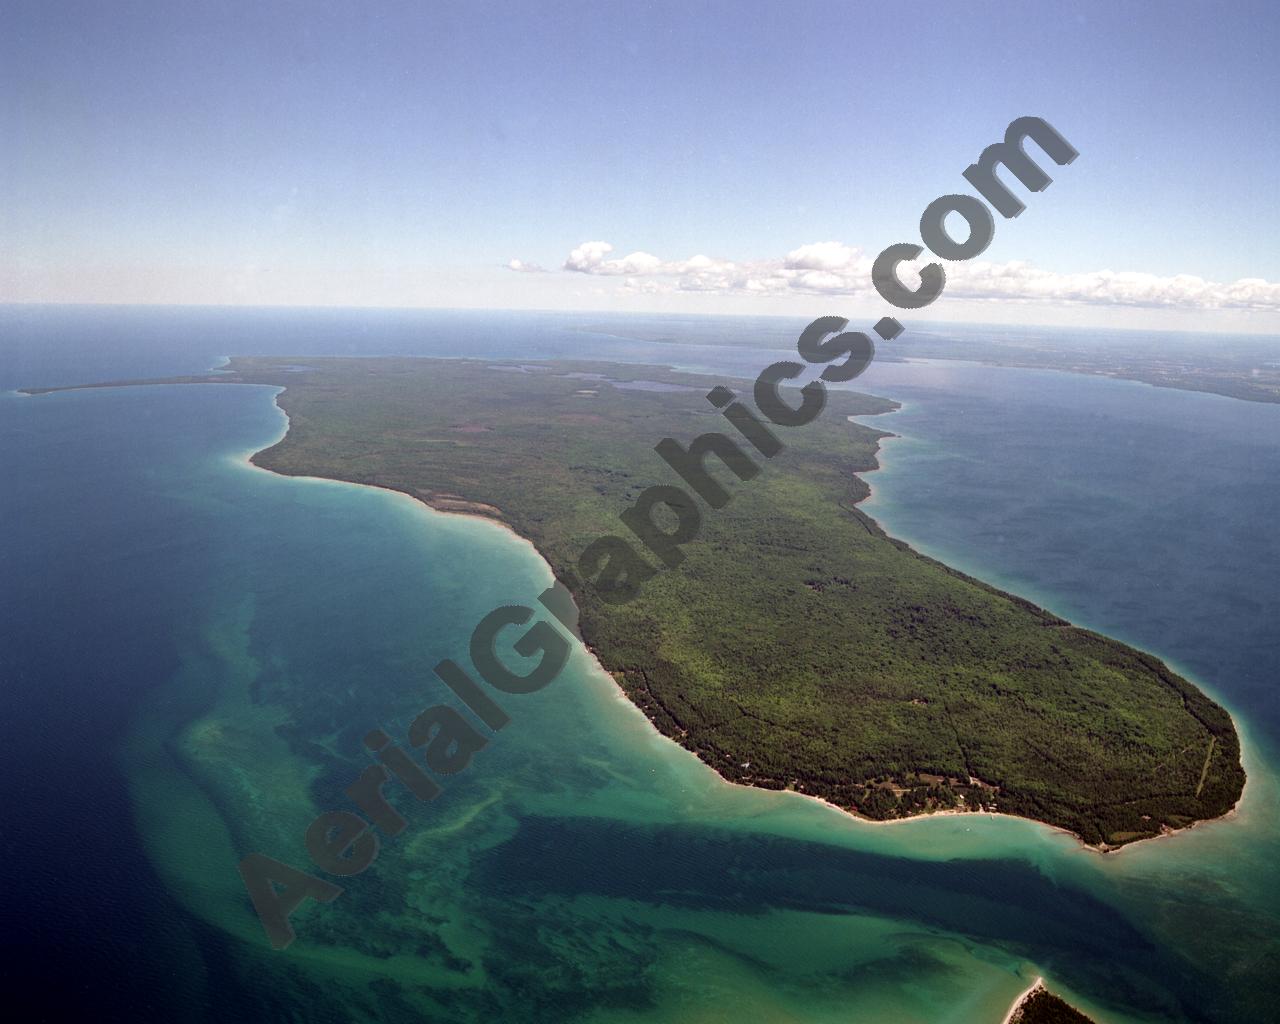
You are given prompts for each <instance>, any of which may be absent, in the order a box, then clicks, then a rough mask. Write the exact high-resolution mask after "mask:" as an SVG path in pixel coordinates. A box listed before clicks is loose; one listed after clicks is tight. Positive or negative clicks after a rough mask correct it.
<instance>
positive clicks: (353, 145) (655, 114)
mask: <svg viewBox="0 0 1280 1024" xmlns="http://www.w3.org/2000/svg"><path fill="white" fill-rule="evenodd" d="M1278 44H1280V8H1278V7H1277V6H1276V5H1274V4H1264V3H1257V4H1252V3H1239V4H1228V5H1221V6H1210V5H1208V4H1204V3H1196V4H1191V3H1169V4H1154V3H1145V4H1135V3H1123V2H1116V0H1108V2H1097V3H1095V2H1088V3H1058V4H1052V5H1050V4H1027V3H983V2H974V3H969V4H965V5H958V4H954V3H927V2H926V3H915V4H911V5H892V6H890V5H888V4H883V3H846V4H821V3H775V4H752V3H746V4H744V3H734V4H718V3H683V4H666V3H659V4H640V3H625V4H624V3H616V4H613V3H600V2H596V3H574V4H558V3H547V2H539V3H529V4H507V5H499V4H484V3H480V4H476V3H468V4H429V3H408V2H396V3H377V2H373V3H358V4H357V3H351V4H345V3H326V2H320V3H306V4H302V3H272V2H259V3H245V4H239V3H217V4H209V3H185V2H169V3H128V2H124V3H111V4H101V3H75V2H66V3H50V2H36V3H28V2H25V0H17V2H15V0H8V2H6V3H4V4H3V5H0V188H2V190H3V194H0V301H4V300H9V301H148V302H208V303H273V302H280V303H289V304H294V303H302V304H312V303H325V304H331V303H337V304H357V305H364V304H368V305H428V306H515V307H541V308H557V307H559V308H599V309H608V308H617V309H678V310H687V311H695V312H709V313H712V312H725V313H752V312H759V313H775V312H777V313H782V312H786V313H805V312H808V311H811V310H812V311H814V312H815V315H816V314H817V313H825V312H830V311H832V310H844V311H847V312H848V313H849V314H852V313H860V312H863V311H865V312H873V311H875V310H879V309H881V307H883V305H884V304H883V303H882V302H881V301H880V300H879V299H878V298H877V297H876V296H875V295H874V293H872V292H869V290H868V287H867V285H869V281H864V280H863V278H864V277H865V275H864V274H863V273H862V269H863V266H864V263H865V261H866V259H867V258H869V257H871V256H874V254H875V253H876V252H878V251H879V250H880V249H881V248H883V247H884V246H885V245H887V244H890V243H892V242H898V241H914V240H918V220H919V216H920V212H921V211H922V209H923V208H924V206H925V205H927V203H928V202H929V201H930V200H931V199H933V198H934V197H935V196H937V195H940V194H943V193H947V192H953V191H967V190H968V188H967V185H966V183H965V182H964V180H963V179H962V178H961V176H960V174H961V171H962V170H963V169H964V168H965V166H967V165H968V164H969V163H970V162H971V161H972V160H974V159H975V158H976V156H977V154H978V153H979V152H980V151H981V149H982V148H983V147H984V146H985V145H987V144H988V143H990V142H993V141H996V140H997V139H998V138H999V137H1000V135H1001V134H1002V132H1003V129H1004V127H1005V125H1007V124H1008V122H1009V121H1010V120H1012V119H1013V118H1015V117H1017V116H1019V115H1023V114H1035V115H1039V116H1042V117H1044V118H1046V119H1047V120H1048V121H1049V122H1050V123H1051V124H1053V125H1054V126H1055V127H1056V128H1057V129H1058V130H1059V131H1060V132H1061V133H1062V134H1063V135H1064V136H1066V138H1067V139H1069V140H1070V141H1071V143H1072V144H1073V145H1074V146H1075V147H1076V148H1077V149H1078V150H1079V151H1080V154H1081V155H1080V158H1079V159H1078V160H1077V161H1076V162H1075V163H1074V164H1072V165H1071V166H1070V167H1065V168H1061V169H1051V170H1050V173H1052V174H1053V176H1054V179H1055V181H1054V184H1053V185H1052V186H1051V187H1050V188H1049V189H1048V190H1047V191H1045V192H1043V193H1041V194H1039V195H1034V196H1032V197H1030V198H1029V199H1028V200H1027V206H1028V209H1027V211H1026V212H1025V213H1024V214H1023V215H1022V216H1021V217H1019V218H1018V219H1017V220H1013V221H1003V220H1000V221H999V223H998V224H997V228H996V237H995V241H994V242H993V244H992V246H991V248H990V249H989V250H988V251H987V252H986V253H984V254H983V255H982V257H981V260H982V261H984V262H987V263H991V264H995V265H996V266H997V268H1001V267H1003V268H1004V269H1003V270H998V272H992V271H989V270H988V271H982V270H980V269H978V270H975V269H974V268H973V267H972V266H964V267H959V268H957V270H956V274H957V275H958V276H956V277H955V278H954V282H955V287H954V288H953V289H950V290H951V291H953V292H954V293H955V294H954V295H953V294H948V295H947V296H945V297H944V299H942V300H940V301H939V302H938V303H937V304H936V305H935V306H933V307H931V308H930V309H929V310H928V311H922V312H921V313H918V314H915V317H916V318H917V319H919V318H920V317H921V316H935V315H936V316H939V317H946V318H952V319H978V320H984V319H985V320H1014V321H1016V320H1022V321H1026V322H1042V323H1054V322H1067V323H1074V322H1079V323H1101V324H1114V325H1119V326H1171V327H1191V328H1198V327H1201V326H1205V327H1208V326H1218V327H1221V328H1223V329H1233V330H1280V288H1277V287H1276V286H1274V284H1272V285H1269V286H1268V287H1261V286H1250V287H1247V288H1246V289H1244V291H1243V292H1241V290H1240V289H1238V288H1237V289H1236V290H1235V291H1232V290H1230V288H1229V287H1228V286H1230V285H1231V284H1232V283H1233V282H1236V281H1238V280H1239V279H1242V278H1243V279H1262V280H1263V281H1264V282H1270V283H1274V282H1280V242H1278V241H1277V239H1278V238H1280V189H1278V188H1277V187H1276V182H1277V173H1276V167H1277V164H1278V160H1277V158H1278V157H1280V133H1278V132H1277V131H1276V129H1277V120H1278V116H1277V112H1276V111H1277V101H1276V97H1277V96H1280V71H1278V70H1277V66H1278V63H1280V62H1278V61H1277V59H1276V54H1277V50H1278V49H1280V45H1278ZM998 220H999V219H998ZM587 242H597V243H599V242H603V243H608V245H610V246H612V247H613V249H612V251H611V252H609V253H607V254H606V253H605V250H604V249H602V248H599V247H597V248H596V249H593V250H590V251H591V252H593V253H594V254H595V255H594V256H593V257H592V259H587V260H583V259H579V260H577V261H575V262H576V263H577V265H578V266H579V267H580V269H579V270H577V271H574V270H565V269H562V267H563V265H564V264H565V262H566V259H567V258H568V257H569V255H570V253H571V252H573V251H574V250H575V249H577V248H578V247H580V246H582V245H583V243H587ZM817 243H838V244H839V245H838V247H834V246H831V245H828V246H826V247H825V248H822V247H818V248H814V247H815V245H816V244H817ZM633 252H639V253H643V254H650V255H651V256H652V257H654V258H655V259H654V260H639V261H633V262H632V263H625V262H622V263H615V264H609V263H608V262H607V261H608V260H609V259H618V258H622V257H626V256H627V255H628V254H630V253H633ZM797 253H798V255H796V254H797ZM789 254H791V255H789ZM695 255H705V256H706V257H707V263H706V264H693V265H690V264H689V263H688V260H689V259H690V258H691V257H694V256H695ZM511 260H518V261H521V265H525V266H528V265H536V266H539V267H542V268H546V270H547V272H546V273H537V272H529V273H522V272H513V271H512V270H510V269H506V265H507V264H508V263H509V261H511ZM592 260H594V262H592ZM1015 261H1016V263H1015V265H1014V267H1013V268H1012V269H1010V268H1008V267H1005V265H1006V264H1010V263H1014V262H1015ZM1024 264H1025V265H1024ZM699 267H702V270H701V271H700V270H699ZM637 268H640V269H641V270H642V272H638V273H630V272H628V271H629V270H633V269H637ZM726 268H728V269H726ZM810 271H812V272H814V274H816V275H817V276H814V275H809V276H808V277H806V274H808V272H810ZM1100 271H1114V272H1134V273H1136V274H1139V275H1150V277H1137V278H1123V277H1122V278H1120V279H1115V278H1109V277H1101V278H1100V277H1098V276H1097V272H1100ZM966 274H967V275H969V276H968V277H965V275H966ZM1178 275H1189V276H1190V278H1195V279H1201V283H1200V284H1199V285H1197V284H1195V283H1194V281H1192V280H1189V279H1188V278H1179V277H1178ZM1171 278H1172V279H1174V280H1173V281H1172V282H1170V281H1169V280H1168V279H1171ZM806 280H807V281H809V282H810V283H809V284H806V283H805V281H806ZM994 280H998V281H1000V282H1003V283H1002V284H1000V285H998V286H997V285H995V284H993V283H992V282H993V281H994ZM752 281H754V282H756V284H755V285H751V284H750V282H752ZM761 282H763V284H761ZM752 288H754V289H755V290H754V291H753V290H752ZM1242 294H1243V295H1244V296H1245V299H1244V300H1242V299H1241V295H1242ZM1250 307H1252V308H1250Z"/></svg>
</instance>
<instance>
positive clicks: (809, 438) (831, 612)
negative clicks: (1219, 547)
mask: <svg viewBox="0 0 1280 1024" xmlns="http://www.w3.org/2000/svg"><path fill="white" fill-rule="evenodd" d="M297 363H298V360H297V359H289V360H272V359H260V358H253V359H243V358H242V359H236V360H234V361H233V362H232V364H231V366H230V368H229V372H224V373H221V374H218V375H215V376H214V377H211V378H205V379H210V380H218V381H221V382H244V383H265V384H275V385H281V386H285V387H286V388H287V390H286V391H285V392H284V393H283V394H282V395H281V396H280V399H279V401H280V404H281V406H282V407H283V408H284V409H285V411H286V412H287V413H288V415H289V417H290V429H289V432H288V434H287V436H286V437H285V438H284V440H282V441H281V442H280V443H279V444H277V445H275V446H274V447H272V448H270V449H268V450H266V451H265V452H262V453H259V455H258V456H256V458H255V461H256V462H257V463H258V464H259V465H261V466H264V467H266V468H269V469H272V470H275V471H277V472H280V473H287V474H299V475H310V476H324V477H331V478H335V479H339V480H347V481H353V482H358V483H366V484H376V485H379V486H383V487H390V488H394V489H397V490H401V491H405V492H407V493H409V494H411V495H414V496H416V497H420V498H423V499H425V500H427V501H429V502H431V503H433V504H435V505H437V506H438V507H443V508H459V507H467V508H471V509H472V510H473V511H479V512H481V513H489V514H493V515H495V516H498V517H500V518H501V519H502V520H503V521H505V522H507V523H508V524H510V525H511V526H512V527H513V528H514V529H515V530H516V531H517V532H519V533H520V534H522V535H523V536H525V537H528V538H529V539H531V540H532V541H533V542H534V543H535V544H536V545H537V547H538V548H539V550H540V551H541V552H542V553H543V555H544V556H545V557H546V558H547V560H548V561H549V562H550V564H551V565H552V567H553V568H554V570H555V571H556V573H557V575H558V576H559V577H560V578H561V579H563V580H564V581H565V582H566V583H567V584H568V585H569V586H570V589H571V590H572V591H573V593H574V596H575V599H576V600H577V602H578V605H579V607H580V609H581V615H582V620H581V626H582V632H583V636H584V638H585V639H586V641H587V642H588V643H589V644H590V645H591V646H592V648H593V649H594V651H595V653H596V655H597V656H598V658H599V659H600V661H601V663H602V664H603V665H604V666H605V667H606V668H607V669H608V670H609V671H610V672H612V673H613V675H614V676H615V678H616V679H617V680H618V682H619V684H620V685H621V687H622V688H623V689H624V690H625V691H626V693H627V694H628V695H629V696H630V697H631V699H632V700H633V701H635V703H636V704H638V705H639V706H640V707H641V708H642V709H644V711H645V712H646V714H648V716H649V717H650V719H651V720H652V721H653V723H654V724H655V725H656V726H657V727H658V728H659V729H660V730H661V731H662V732H664V733H665V734H667V735H668V736H671V737H672V738H674V739H676V740H677V741H678V742H680V743H681V744H683V745H685V746H686V747H688V748H690V749H691V750H694V751H695V752H697V754H698V755H699V756H700V757H701V758H702V759H703V760H705V761H706V762H707V763H708V764H710V765H712V766H713V767H715V768H716V770H717V771H719V772H720V773H721V774H722V775H724V776H725V777H726V778H728V779H731V780H734V781H737V782H743V783H748V784H751V785H756V786H763V787H768V788H786V787H794V788H795V789H797V790H800V791H802V792H805V793H809V794H812V795H815V796H821V797H824V798H826V799H828V800H831V801H833V802H834V803H837V804H839V805H840V806H842V807H845V808H848V809H850V810H853V811H856V812H857V813H860V814H863V815H866V816H868V817H873V818H878V819H885V818H893V817H900V816H903V815H909V814H916V813H920V812H924V811H929V810H937V809H950V808H964V809H976V808H985V809H994V810H999V811H1002V812H1005V813H1010V814H1018V815H1023V816H1026V817H1031V818H1035V819H1037V820H1041V821H1046V822H1049V823H1051V824H1054V825H1058V826H1061V827H1063V828H1066V829H1069V830H1070V831H1072V832H1074V833H1076V834H1077V835H1079V836H1080V837H1082V838H1083V839H1084V840H1085V841H1086V842H1088V843H1091V844H1098V845H1120V844H1123V843H1126V842H1130V841H1133V840H1136V839H1140V838H1144V837H1147V836H1151V835H1155V834H1157V833H1158V832H1160V831H1161V830H1164V829H1168V828H1178V827H1182V826H1185V825H1188V824H1190V823H1192V822H1194V821H1196V820H1198V819H1205V818H1212V817H1216V816H1218V815H1220V814H1223V813H1224V812H1226V811H1227V810H1228V809H1229V808H1230V807H1231V806H1232V805H1233V804H1234V802H1235V801H1236V799H1237V798H1238V797H1239V795H1240V792H1241V788H1242V786H1243V782H1244V772H1243V769H1242V768H1241V766H1240V760H1239V754H1240V747H1239V740H1238V737H1237V735H1236V732H1235V729H1234V726H1233V724H1232V722H1231V719H1230V717H1229V716H1228V715H1227V714H1226V712H1225V711H1224V710H1223V709H1222V708H1221V707H1219V706H1218V705H1216V704H1215V703H1213V702H1212V701H1211V700H1209V699H1208V698H1207V697H1206V696H1205V695H1204V694H1202V693H1200V692H1199V691H1198V690H1197V689H1196V688H1195V687H1194V686H1192V685H1191V684H1190V683H1188V682H1187V681H1186V680H1184V679H1182V678H1180V677H1179V676H1177V675H1176V674H1174V673H1173V672H1172V671H1170V670H1169V669H1168V668H1167V667H1166V666H1165V665H1164V664H1162V663H1161V662H1160V661H1159V660H1158V659H1156V658H1154V657H1152V656H1150V655H1147V654H1144V653H1142V652H1140V651H1137V650H1134V649H1133V648H1130V647H1127V646H1125V645H1123V644H1121V643H1118V642H1116V641H1114V640H1110V639H1108V638H1106V637H1103V636H1099V635H1098V634H1096V633H1092V632H1089V631H1087V630H1083V629H1079V628H1076V627H1074V626H1072V625H1071V624H1069V623H1067V622H1065V621H1064V620H1062V619H1060V618H1058V617H1056V616H1054V615H1051V614H1049V613H1048V612H1045V611H1044V610H1042V609H1040V608H1038V607H1036V606H1034V605H1032V604H1031V603H1029V602H1027V601H1025V600H1022V599H1020V598H1018V597H1015V596H1012V595H1009V594H1006V593H1003V592H1001V591H999V590H996V589H995V588H993V587H990V586H988V585H986V584H984V583H982V582H980V581H978V580H975V579H973V578H971V577H968V576H965V575H963V574H961V573H959V572H956V571H955V570H953V569H951V568H949V567H947V566H945V565H942V564H941V563H939V562H937V561H935V560H933V559H930V558H927V557H924V556H922V555H920V554H918V553H917V552H915V551H913V550H912V549H911V548H910V547H908V546H907V545H905V544H903V543H902V542H900V541H897V540H894V539H893V538H891V537H889V536H887V535H886V534H885V533H884V531H883V530H881V528H880V527H879V526H878V525H877V524H876V523H875V522H874V521H873V520H872V519H870V518H869V517H868V516H866V515H865V514H863V513H862V512H860V511H859V510H858V509H857V508H856V507H855V505H856V503H857V502H858V501H860V500H861V499H862V498H863V497H865V495H866V494H867V486H866V484H865V483H864V482H863V481H862V480H861V479H859V478H858V477H857V476H856V475H855V474H856V473H858V472H860V471H866V470H870V469H873V468H874V467H875V465H876V461H875V454H876V450H877V446H878V442H879V439H880V438H881V437H883V436H885V434H884V433H883V432H881V431H877V430H875V429H872V428H871V427H868V426H865V425H861V424H856V423H852V422H850V421H849V420H848V417H849V416H851V415H870V414H875V413H879V412H885V411H888V410H890V409H892V408H893V407H894V406H893V404H892V403H890V402H886V401H884V400H882V399H876V398H871V397H868V396H863V395H854V394H849V393H838V392H832V393H830V394H829V399H828V404H827V407H826V409H825V411H824V412H823V414H822V415H821V416H820V417H819V418H818V419H817V420H816V421H814V422H813V423H811V424H809V425H807V426H803V427H793V428H781V427H779V428H775V431H776V433H777V434H778V435H779V437H780V438H781V440H782V441H783V442H784V443H785V445H786V449H785V450H784V451H783V452H782V453H781V454H779V455H777V456H776V457H774V458H773V459H771V460H768V461H767V463H766V460H765V459H763V457H761V456H759V455H757V454H755V453H754V452H752V451H751V449H750V448H749V447H748V446H747V445H746V443H745V442H742V445H743V447H744V449H746V450H747V451H748V452H751V454H753V455H754V456H755V461H756V462H758V463H761V464H762V465H763V471H762V472H761V473H760V475H758V476H757V477H755V478H754V479H750V480H746V481H739V480H738V479H737V478H736V477H734V476H733V474H731V473H729V472H728V471H723V468H722V467H717V468H718V469H720V470H721V471H719V472H717V474H716V476H717V478H718V479H719V480H721V481H723V483H724V485H725V487H726V489H727V490H728V491H729V492H730V493H731V494H732V499H731V500H730V501H729V503H728V504H727V505H726V506H725V507H723V508H722V509H718V510H717V509H712V508H710V507H708V506H707V505H705V504H702V503H699V505H700V508H701V513H702V522H701V527H700V530H699V532H698V535H697V537H696V539H694V540H692V541H690V542H689V543H687V544H685V545H684V546H683V551H684V554H685V556H686V559H685V561H684V562H683V564H682V565H680V566H679V567H677V568H674V569H668V570H665V571H663V572H660V573H659V574H657V575H656V576H655V577H654V578H652V579H650V580H649V581H648V582H647V583H645V584H644V586H643V587H642V589H641V591H640V594H639V596H638V597H637V598H636V599H635V600H633V601H631V602H630V603H627V604H621V605H611V604H608V603H606V602H605V601H603V600H601V598H600V595H599V593H598V592H597V591H596V590H595V589H594V588H593V587H592V586H591V585H589V583H587V582H584V580H583V578H582V576H583V573H582V571H581V567H580V566H579V564H578V559H579V556H580V554H581V553H582V551H583V550H584V548H586V547H587V545H588V544H590V543H591V542H592V541H594V540H596V539H597V538H598V537H600V536H602V535H606V534H617V535H619V536H624V537H626V538H627V539H629V540H632V541H634V537H633V536H632V535H631V534H630V533H629V532H628V530H627V529H626V528H625V527H624V526H623V525H622V523H621V522H620V521H619V518H618V516H619V513H620V512H622V511H623V510H624V509H625V508H626V507H627V506H628V505H630V504H631V503H633V502H634V501H635V499H636V497H637V496H638V495H639V494H640V493H641V492H642V491H643V490H644V489H645V488H646V487H649V486H650V485H653V484H682V482H681V481H680V479H679V478H678V477H677V476H676V474H675V473H674V472H673V471H672V470H671V469H670V468H669V467H668V466H667V465H666V463H664V462H663V461H662V460H661V459H659V457H658V456H657V455H656V454H655V453H654V451H653V446H654V445H655V444H656V443H657V442H658V441H659V440H661V439H662V438H664V437H672V438H675V439H676V440H677V441H679V442H680V443H681V444H685V445H687V444H688V443H689V442H690V441H691V440H692V439H693V438H694V437H696V436H698V435H699V434H702V433H703V432H706V431H723V432H725V433H727V434H729V435H730V436H733V437H737V435H736V434H735V433H734V431H733V429H732V428H731V427H730V426H729V424H728V423H727V422H726V421H725V419H724V418H723V417H722V416H721V415H720V413H719V412H718V411H717V410H716V409H715V408H713V407H712V405H711V404H709V403H708V402H707V401H706V400H705V399H704V393H705V391H706V390H707V389H708V388H710V387H711V386H713V385H715V384H717V383H721V382H719V381H715V380H711V379H708V378H699V377H692V376H689V375H684V374H678V373H675V372H672V371H667V370H663V369H657V368H654V367H634V366H618V365H611V364H590V363H566V362H560V363H546V364H537V365H525V366H512V365H503V366H500V367H496V366H494V365H493V364H490V363H488V362H484V361H475V360H435V359H336V358H324V359H308V360H305V363H306V365H307V366H308V367H309V369H308V370H307V371H306V372H299V371H298V370H297V369H296V368H294V369H286V367H291V366H295V365H296V364H297ZM606 378H607V379H606ZM185 379H189V380H196V379H199V378H185ZM637 382H639V384H638V386H637ZM644 382H658V383H659V384H661V385H662V387H663V389H661V390H658V389H655V388H654V387H653V386H652V384H646V383H644ZM733 389H734V390H735V392H736V393H738V394H739V395H746V396H748V400H749V396H750V386H749V385H746V384H744V383H743V382H734V383H733ZM738 439H739V440H741V439H740V438H738ZM711 461H712V463H713V464H714V462H715V460H714V458H712V460H711ZM465 503H479V505H480V506H481V507H475V506H470V505H465ZM636 546H637V547H639V545H638V544H637V545H636ZM649 561H650V562H652V563H653V564H655V566H656V565H657V564H658V563H657V562H656V560H655V559H652V558H650V559H649Z"/></svg>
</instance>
